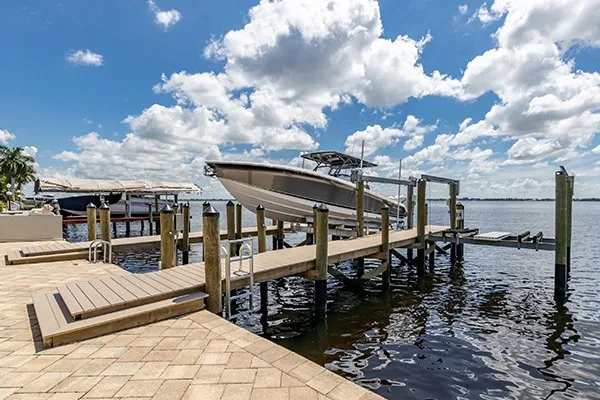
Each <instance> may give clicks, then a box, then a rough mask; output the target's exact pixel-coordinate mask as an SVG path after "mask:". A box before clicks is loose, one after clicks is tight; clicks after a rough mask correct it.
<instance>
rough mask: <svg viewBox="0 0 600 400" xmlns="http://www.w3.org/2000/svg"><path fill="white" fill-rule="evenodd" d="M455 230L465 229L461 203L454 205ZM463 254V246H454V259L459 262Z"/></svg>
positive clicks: (463, 207)
mask: <svg viewBox="0 0 600 400" xmlns="http://www.w3.org/2000/svg"><path fill="white" fill-rule="evenodd" d="M456 229H465V206H464V205H463V204H462V203H456ZM464 253H465V245H464V244H462V243H461V244H459V245H457V246H456V258H457V261H458V262H461V261H462V259H463V257H464Z"/></svg>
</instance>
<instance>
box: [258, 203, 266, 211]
mask: <svg viewBox="0 0 600 400" xmlns="http://www.w3.org/2000/svg"><path fill="white" fill-rule="evenodd" d="M264 210H265V208H264V207H263V205H262V204H259V205H258V206H256V211H264Z"/></svg>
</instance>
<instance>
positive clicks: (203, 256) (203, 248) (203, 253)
mask: <svg viewBox="0 0 600 400" xmlns="http://www.w3.org/2000/svg"><path fill="white" fill-rule="evenodd" d="M209 207H210V203H209V202H208V201H205V202H204V203H202V215H204V211H206V210H207V209H208V208H209ZM203 221H204V219H203ZM204 250H205V246H204V240H203V242H202V260H204V258H205V252H204ZM220 254H221V253H220V251H219V255H220Z"/></svg>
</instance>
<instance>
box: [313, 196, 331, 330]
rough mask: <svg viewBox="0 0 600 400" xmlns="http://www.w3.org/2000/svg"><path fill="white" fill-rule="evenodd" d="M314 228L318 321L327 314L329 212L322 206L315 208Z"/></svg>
mask: <svg viewBox="0 0 600 400" xmlns="http://www.w3.org/2000/svg"><path fill="white" fill-rule="evenodd" d="M315 228H316V236H315V241H316V259H315V268H316V270H317V275H316V279H315V316H316V317H317V318H319V319H321V318H324V317H325V313H326V312H327V267H328V264H329V263H328V257H329V256H328V254H327V253H328V246H329V244H328V241H327V238H328V236H329V232H328V230H329V229H328V228H329V210H328V209H327V207H326V206H325V205H324V204H321V205H320V206H319V208H317V220H316V223H315Z"/></svg>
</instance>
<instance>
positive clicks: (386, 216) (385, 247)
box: [381, 204, 391, 289]
mask: <svg viewBox="0 0 600 400" xmlns="http://www.w3.org/2000/svg"><path fill="white" fill-rule="evenodd" d="M381 252H382V253H383V254H384V256H385V257H386V258H385V259H383V260H381V262H382V263H384V264H386V265H387V268H386V270H385V271H384V272H383V275H382V276H381V278H382V279H383V287H384V288H385V289H387V288H389V287H390V271H391V266H390V208H389V207H388V205H387V204H384V205H383V207H381Z"/></svg>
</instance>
